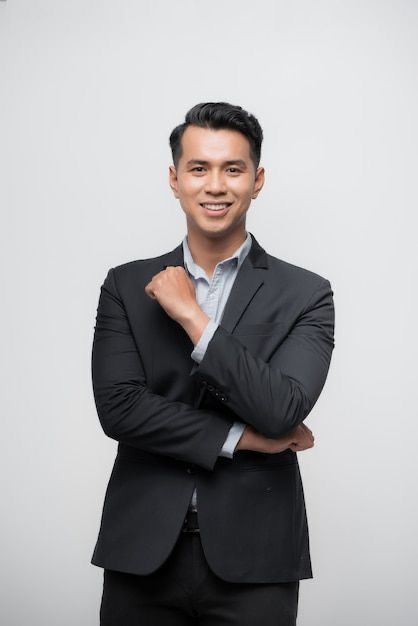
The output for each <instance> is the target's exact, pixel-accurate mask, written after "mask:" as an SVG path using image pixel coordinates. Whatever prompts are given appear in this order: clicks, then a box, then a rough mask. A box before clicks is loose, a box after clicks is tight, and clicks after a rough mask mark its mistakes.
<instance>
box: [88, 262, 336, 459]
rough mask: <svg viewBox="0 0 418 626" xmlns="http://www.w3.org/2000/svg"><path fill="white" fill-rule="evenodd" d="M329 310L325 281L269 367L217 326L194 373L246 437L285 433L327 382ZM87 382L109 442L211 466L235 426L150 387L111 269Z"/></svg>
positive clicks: (329, 293) (329, 296) (99, 310)
mask: <svg viewBox="0 0 418 626" xmlns="http://www.w3.org/2000/svg"><path fill="white" fill-rule="evenodd" d="M333 313H334V309H333V302H332V290H331V286H330V283H329V282H328V281H326V280H324V281H323V282H322V283H321V284H320V285H318V288H317V289H316V290H315V292H314V293H313V294H312V296H311V298H310V300H309V302H308V303H307V305H306V307H305V309H304V311H303V313H302V314H301V316H300V318H299V319H298V321H297V323H296V324H295V326H294V327H293V328H292V330H291V332H290V333H289V335H288V336H287V337H286V339H285V340H284V341H283V343H282V344H281V345H280V346H279V347H278V349H277V351H276V352H275V354H274V355H273V357H272V358H271V360H270V362H269V363H266V362H264V361H263V360H261V359H259V358H257V357H255V356H253V355H252V354H251V353H250V351H249V350H248V349H247V348H246V347H245V346H244V345H243V344H241V343H240V342H239V341H238V339H237V338H236V337H234V336H233V335H231V334H230V333H228V332H227V331H226V330H225V329H224V328H223V327H222V326H219V327H218V328H217V330H216V332H215V333H214V335H213V337H212V339H211V341H210V343H209V345H208V347H207V350H206V352H205V355H204V357H203V359H202V361H201V363H200V365H199V376H200V378H201V379H202V380H206V381H209V382H210V381H212V383H214V386H216V387H217V388H218V389H220V388H221V389H222V390H223V392H224V397H225V398H226V401H225V403H226V405H227V406H228V407H229V408H230V409H232V410H233V411H234V412H235V414H236V415H237V416H238V417H239V418H240V419H241V420H242V421H243V422H245V423H246V424H248V425H249V426H250V428H249V430H248V432H249V434H250V435H251V432H253V433H254V431H256V432H257V433H258V434H259V436H263V437H266V438H269V439H270V438H271V439H275V438H276V439H277V438H280V437H283V436H286V435H288V434H289V432H290V431H291V430H292V429H294V428H296V427H298V426H299V425H300V424H301V423H302V422H303V420H304V419H305V418H306V416H307V415H308V414H309V412H310V411H311V409H312V407H313V405H314V404H315V402H316V400H317V398H318V397H319V394H320V392H321V390H322V387H323V385H324V383H325V379H326V375H327V372H328V368H329V363H330V359H331V352H332V349H333V323H334V316H333ZM206 323H207V320H206ZM92 380H93V392H94V399H95V403H96V408H97V412H98V416H99V420H100V423H101V425H102V428H103V430H104V432H105V433H106V434H107V435H108V436H109V437H112V438H113V439H116V440H117V441H120V442H123V443H126V444H128V445H131V446H134V447H137V448H139V449H142V450H145V451H149V452H153V453H156V454H162V455H166V456H171V457H174V458H176V459H180V460H183V461H186V462H191V463H196V464H197V465H200V466H202V467H204V468H206V469H210V470H211V469H213V467H214V465H215V463H216V460H217V457H218V455H219V451H220V448H221V446H222V444H223V442H224V441H225V439H226V437H227V435H228V432H229V430H230V427H231V426H232V424H233V421H232V420H231V419H230V418H229V417H227V416H226V414H223V413H222V410H221V409H220V410H219V411H212V410H207V409H200V408H198V409H196V408H194V407H192V406H190V405H188V404H187V403H184V402H178V401H171V400H168V399H167V398H166V397H164V396H161V395H159V394H155V393H153V392H151V391H150V390H149V389H148V387H147V381H146V377H145V372H144V368H143V364H142V361H141V357H140V354H139V352H138V349H137V347H136V344H135V341H134V338H133V335H132V331H131V329H130V325H129V321H128V318H127V315H126V311H125V308H124V305H123V302H122V300H121V297H120V295H119V292H118V289H117V285H116V282H115V273H114V270H113V269H110V270H109V272H108V274H107V276H106V279H105V281H104V283H103V285H102V287H101V292H100V298H99V304H98V308H97V316H96V326H95V331H94V338H93V350H92Z"/></svg>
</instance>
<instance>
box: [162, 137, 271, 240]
mask: <svg viewBox="0 0 418 626" xmlns="http://www.w3.org/2000/svg"><path fill="white" fill-rule="evenodd" d="M169 169H170V172H169V173H170V186H171V188H172V190H173V192H174V195H175V197H176V198H178V199H179V201H180V204H181V207H182V209H183V211H184V212H185V214H186V219H187V226H188V230H189V232H190V231H193V232H195V233H196V234H198V235H200V236H202V235H203V236H204V237H208V238H220V237H227V236H228V235H232V234H233V233H236V232H237V231H244V230H245V216H246V212H247V210H248V207H249V206H250V203H251V199H252V198H255V197H256V196H257V194H258V192H259V191H260V189H261V188H262V186H263V183H264V168H262V167H259V168H258V169H257V171H255V168H254V162H253V161H252V159H251V157H250V144H249V141H248V139H247V138H246V137H245V135H243V134H242V133H240V132H237V131H234V130H229V129H219V130H213V129H210V128H200V127H198V126H188V127H187V128H186V130H185V132H184V134H183V137H182V155H181V157H180V160H179V162H178V164H177V169H176V168H175V167H174V166H170V168H169Z"/></svg>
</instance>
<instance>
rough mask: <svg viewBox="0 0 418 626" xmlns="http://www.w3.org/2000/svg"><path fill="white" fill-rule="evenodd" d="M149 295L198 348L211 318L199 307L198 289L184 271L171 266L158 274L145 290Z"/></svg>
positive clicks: (181, 268)
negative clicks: (196, 289)
mask: <svg viewBox="0 0 418 626" xmlns="http://www.w3.org/2000/svg"><path fill="white" fill-rule="evenodd" d="M145 293H146V294H147V295H148V296H150V298H153V299H154V300H157V301H158V303H159V304H160V305H161V306H162V308H163V309H164V311H165V312H166V313H167V315H169V316H170V317H171V318H172V319H173V320H174V321H176V322H178V323H179V324H180V325H181V326H182V327H183V328H184V330H185V331H186V333H187V334H188V335H189V337H190V339H191V340H192V342H193V343H194V345H196V344H197V342H198V341H199V339H200V337H201V335H202V333H203V331H204V329H205V327H206V325H207V323H208V321H209V319H210V318H209V316H208V315H206V313H205V312H204V311H203V310H202V309H201V308H200V306H199V305H198V303H197V301H196V292H195V288H194V285H193V283H192V281H191V279H190V278H189V276H188V275H187V273H186V270H185V269H184V267H181V266H179V265H178V266H168V267H167V268H166V269H165V270H162V271H161V272H158V274H155V276H153V277H152V280H151V281H150V282H149V283H148V284H147V285H146V286H145Z"/></svg>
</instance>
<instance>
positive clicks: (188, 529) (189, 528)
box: [182, 509, 200, 533]
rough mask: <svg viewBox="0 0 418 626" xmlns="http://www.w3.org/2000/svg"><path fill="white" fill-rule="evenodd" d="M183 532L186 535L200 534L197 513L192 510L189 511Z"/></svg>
mask: <svg viewBox="0 0 418 626" xmlns="http://www.w3.org/2000/svg"><path fill="white" fill-rule="evenodd" d="M182 532H184V533H198V532H200V529H199V522H198V519H197V511H193V510H191V509H188V510H187V514H186V517H185V518H184V522H183V528H182Z"/></svg>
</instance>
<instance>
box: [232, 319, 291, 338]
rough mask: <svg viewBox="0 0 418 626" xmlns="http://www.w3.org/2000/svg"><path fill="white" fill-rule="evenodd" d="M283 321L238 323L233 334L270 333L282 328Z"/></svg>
mask: <svg viewBox="0 0 418 626" xmlns="http://www.w3.org/2000/svg"><path fill="white" fill-rule="evenodd" d="M283 326H284V322H265V323H262V324H239V326H237V328H236V329H235V331H234V334H235V335H272V334H274V333H279V332H281V331H282V330H283Z"/></svg>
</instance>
